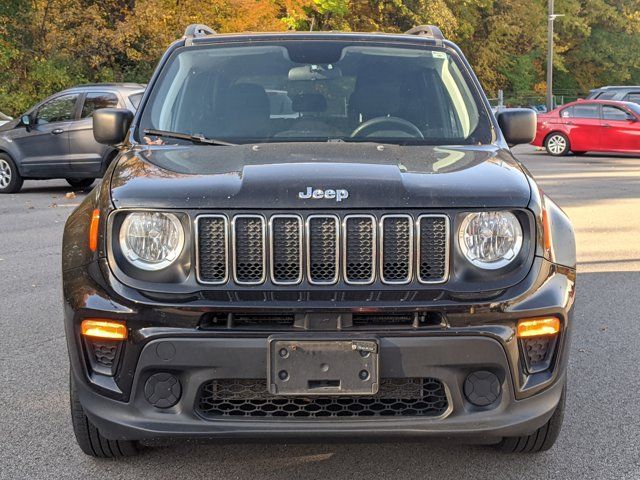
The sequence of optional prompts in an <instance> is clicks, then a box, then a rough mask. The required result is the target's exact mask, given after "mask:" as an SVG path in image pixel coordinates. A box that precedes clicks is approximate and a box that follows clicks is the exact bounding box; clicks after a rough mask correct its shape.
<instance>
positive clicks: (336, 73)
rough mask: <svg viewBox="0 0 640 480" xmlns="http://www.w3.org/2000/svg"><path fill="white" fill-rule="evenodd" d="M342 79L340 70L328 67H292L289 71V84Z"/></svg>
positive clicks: (329, 65)
mask: <svg viewBox="0 0 640 480" xmlns="http://www.w3.org/2000/svg"><path fill="white" fill-rule="evenodd" d="M340 77H342V70H340V69H339V68H337V67H334V66H333V65H331V64H328V65H304V66H302V67H293V68H292V69H291V70H289V81H290V82H300V81H307V82H314V81H317V80H335V79H337V78H340Z"/></svg>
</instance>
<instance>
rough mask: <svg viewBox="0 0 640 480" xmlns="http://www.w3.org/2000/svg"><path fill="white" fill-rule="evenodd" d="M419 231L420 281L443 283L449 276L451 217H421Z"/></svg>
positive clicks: (418, 224)
mask: <svg viewBox="0 0 640 480" xmlns="http://www.w3.org/2000/svg"><path fill="white" fill-rule="evenodd" d="M417 227H418V228H417V230H418V240H417V242H416V243H417V245H418V254H417V258H418V267H417V270H418V281H419V282H420V283H442V282H445V281H446V279H447V277H448V276H449V217H447V216H446V215H420V216H419V217H418V221H417Z"/></svg>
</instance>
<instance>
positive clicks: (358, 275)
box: [344, 216, 376, 283]
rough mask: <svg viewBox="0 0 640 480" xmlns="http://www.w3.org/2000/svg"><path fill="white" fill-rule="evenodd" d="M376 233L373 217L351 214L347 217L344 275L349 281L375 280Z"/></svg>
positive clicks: (369, 281) (363, 281)
mask: <svg viewBox="0 0 640 480" xmlns="http://www.w3.org/2000/svg"><path fill="white" fill-rule="evenodd" d="M375 233H376V229H375V223H374V219H373V217H364V216H362V217H360V216H350V217H347V218H346V219H345V239H344V256H345V257H344V258H345V266H344V276H345V280H346V281H347V282H350V283H371V282H373V278H374V271H373V265H374V261H375V260H374V259H375V242H376V235H375Z"/></svg>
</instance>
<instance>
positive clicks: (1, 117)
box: [0, 112, 13, 126]
mask: <svg viewBox="0 0 640 480" xmlns="http://www.w3.org/2000/svg"><path fill="white" fill-rule="evenodd" d="M11 120H13V119H12V118H11V117H10V116H9V115H5V114H4V113H2V112H0V126H2V125H4V124H5V123H9V122H10V121H11Z"/></svg>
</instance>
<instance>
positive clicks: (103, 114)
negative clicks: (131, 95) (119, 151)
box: [93, 108, 133, 145]
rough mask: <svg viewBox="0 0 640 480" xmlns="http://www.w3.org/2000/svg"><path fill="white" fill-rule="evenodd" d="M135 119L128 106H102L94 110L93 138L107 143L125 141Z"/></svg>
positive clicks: (117, 143)
mask: <svg viewBox="0 0 640 480" xmlns="http://www.w3.org/2000/svg"><path fill="white" fill-rule="evenodd" d="M132 120H133V112H131V111H130V110H127V109H126V108H101V109H99V110H96V111H94V112H93V138H95V139H96V142H98V143H103V144H105V145H119V144H121V143H122V142H124V139H125V138H126V137H127V132H128V131H129V127H130V126H131V121H132Z"/></svg>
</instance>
